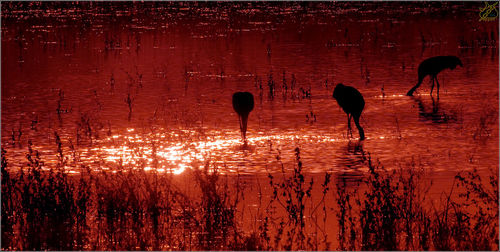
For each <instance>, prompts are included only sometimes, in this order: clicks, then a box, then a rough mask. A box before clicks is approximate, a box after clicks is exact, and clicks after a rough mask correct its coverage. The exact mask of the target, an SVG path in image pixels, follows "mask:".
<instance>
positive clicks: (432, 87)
mask: <svg viewBox="0 0 500 252" xmlns="http://www.w3.org/2000/svg"><path fill="white" fill-rule="evenodd" d="M435 78H436V77H435V76H434V75H433V76H432V78H431V79H432V86H431V96H432V91H433V90H434V79H435Z"/></svg>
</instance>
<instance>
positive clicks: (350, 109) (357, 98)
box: [333, 83, 365, 140]
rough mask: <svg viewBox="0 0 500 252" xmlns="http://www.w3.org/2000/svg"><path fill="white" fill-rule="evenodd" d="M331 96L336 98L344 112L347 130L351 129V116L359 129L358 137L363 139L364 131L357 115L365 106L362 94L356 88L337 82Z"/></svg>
mask: <svg viewBox="0 0 500 252" xmlns="http://www.w3.org/2000/svg"><path fill="white" fill-rule="evenodd" d="M333 98H335V100H337V103H338V104H339V106H340V107H341V108H342V109H343V110H344V112H346V114H347V126H348V128H349V130H351V117H353V118H354V123H355V124H356V127H357V128H358V131H359V139H360V140H364V139H365V132H364V130H363V128H361V126H360V125H359V117H360V116H361V112H362V111H363V108H364V107H365V100H364V99H363V95H361V93H360V92H359V91H358V90H357V89H355V88H353V87H349V86H345V85H343V84H342V83H339V84H337V86H336V87H335V90H333Z"/></svg>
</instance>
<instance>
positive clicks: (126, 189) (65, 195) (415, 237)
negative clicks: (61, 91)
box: [2, 142, 499, 250]
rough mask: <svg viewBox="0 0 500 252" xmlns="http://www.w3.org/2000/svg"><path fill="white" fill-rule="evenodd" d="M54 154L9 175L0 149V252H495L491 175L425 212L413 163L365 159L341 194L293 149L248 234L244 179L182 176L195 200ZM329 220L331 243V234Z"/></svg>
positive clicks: (169, 182) (467, 176)
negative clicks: (289, 164)
mask: <svg viewBox="0 0 500 252" xmlns="http://www.w3.org/2000/svg"><path fill="white" fill-rule="evenodd" d="M57 152H58V154H57V159H58V162H57V164H56V165H55V167H47V166H46V165H45V164H44V162H43V160H42V158H41V157H40V154H39V152H38V151H37V150H34V149H32V147H31V145H29V146H28V154H27V155H26V158H27V161H28V162H27V164H26V165H25V166H24V167H23V168H21V169H16V170H10V169H9V161H8V160H7V159H6V157H5V154H6V151H5V150H4V149H3V148H2V249H3V250H498V217H499V216H498V174H497V173H496V172H495V171H491V175H490V176H489V177H488V178H487V179H485V178H482V177H480V176H479V175H478V173H477V170H475V169H474V170H471V171H464V172H460V173H458V174H457V175H456V177H455V180H454V183H453V187H452V188H450V190H449V191H447V192H443V194H442V197H441V199H440V200H439V201H438V202H432V200H431V199H429V198H428V197H427V192H428V191H429V190H430V188H431V187H432V182H425V181H426V180H422V176H423V175H424V173H425V171H424V170H423V169H422V168H419V166H418V165H417V164H415V163H413V164H411V165H410V167H404V168H403V167H400V168H398V169H394V170H392V171H389V170H386V169H385V168H384V167H383V166H382V165H381V164H379V163H377V162H374V161H373V160H372V159H371V157H370V155H369V154H367V153H363V159H364V162H365V163H366V165H367V167H368V168H369V172H368V173H367V175H366V176H365V177H364V178H362V179H361V180H360V181H359V182H357V185H355V186H350V187H348V186H346V180H345V179H342V178H340V177H339V178H337V179H336V181H335V179H334V177H332V175H333V173H325V174H324V176H323V180H322V181H314V179H313V177H312V176H310V175H308V174H307V173H304V170H303V165H304V164H303V163H302V161H301V159H300V150H299V148H296V149H295V155H296V157H295V159H296V160H295V164H294V166H293V169H292V171H291V172H290V171H288V170H285V167H284V165H283V164H282V163H281V161H280V156H277V160H278V162H280V163H281V164H282V166H283V172H282V173H281V174H280V173H274V174H271V173H270V174H268V178H267V181H261V182H259V183H260V184H262V185H260V184H259V188H258V191H259V196H258V197H259V204H258V206H257V208H258V211H257V214H256V215H255V216H254V217H253V218H254V220H251V221H250V222H254V224H253V230H243V228H242V227H243V223H244V222H245V221H246V222H248V219H246V220H245V219H244V218H248V216H246V217H245V215H244V214H243V209H244V203H243V199H244V198H245V193H247V192H248V190H247V188H246V187H247V186H248V185H247V184H246V183H243V182H241V180H240V175H227V174H225V173H224V172H223V168H220V167H216V166H214V165H212V164H210V163H209V162H207V163H206V164H205V165H204V166H202V167H193V168H192V169H188V170H186V172H185V173H186V174H185V175H184V176H188V178H189V179H188V180H191V181H193V182H195V183H196V184H195V186H194V188H196V189H195V191H190V190H188V189H183V188H182V187H181V186H178V185H176V183H175V182H174V180H175V179H176V177H175V176H176V175H172V174H170V173H157V172H154V171H149V172H145V171H144V170H143V169H132V168H125V167H123V169H122V170H117V171H116V172H111V171H93V170H91V169H90V168H89V167H88V166H86V165H83V164H81V163H79V162H78V153H77V151H75V150H72V151H71V153H63V151H62V148H61V145H60V142H59V143H58V151H57ZM67 167H71V168H72V169H74V170H79V171H80V173H79V174H69V173H68V172H67V170H66V169H67ZM231 176H232V177H231ZM264 183H268V186H269V187H270V189H271V192H272V193H271V195H268V196H269V197H265V196H264V195H263V191H262V189H261V187H263V186H264V185H263V184H264ZM193 185H194V184H193ZM315 188H316V190H320V191H321V193H320V194H321V198H320V199H316V198H313V196H312V194H311V192H312V191H313V190H315ZM329 201H330V202H336V205H335V207H328V206H327V204H326V203H327V202H329ZM242 203H243V204H242ZM331 218H335V219H334V221H335V222H336V223H337V224H338V232H337V237H328V232H327V231H326V230H327V229H328V228H331V227H329V226H328V225H327V219H331ZM332 239H333V240H334V241H336V242H335V244H338V245H337V246H335V247H332Z"/></svg>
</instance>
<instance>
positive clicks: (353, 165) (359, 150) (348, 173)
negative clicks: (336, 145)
mask: <svg viewBox="0 0 500 252" xmlns="http://www.w3.org/2000/svg"><path fill="white" fill-rule="evenodd" d="M339 151H340V153H339V155H338V158H337V159H338V160H337V164H338V166H339V167H344V168H345V169H343V170H342V171H341V173H340V174H339V175H338V176H339V177H342V178H345V179H348V180H351V181H360V180H361V178H362V177H363V174H364V173H363V172H362V171H361V168H363V167H364V166H365V161H366V160H367V153H366V152H365V151H364V150H363V141H355V142H352V141H349V142H348V143H347V146H344V147H342V148H341V149H339Z"/></svg>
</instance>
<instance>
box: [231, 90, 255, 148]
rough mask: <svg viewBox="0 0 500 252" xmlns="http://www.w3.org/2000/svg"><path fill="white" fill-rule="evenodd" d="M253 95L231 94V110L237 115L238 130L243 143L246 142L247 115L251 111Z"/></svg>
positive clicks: (244, 93)
mask: <svg viewBox="0 0 500 252" xmlns="http://www.w3.org/2000/svg"><path fill="white" fill-rule="evenodd" d="M253 105H254V102H253V95H252V93H249V92H236V93H234V94H233V108H234V111H236V113H238V119H239V121H240V130H241V136H242V137H243V141H246V135H247V122H248V115H249V114H250V112H251V111H252V110H253Z"/></svg>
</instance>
